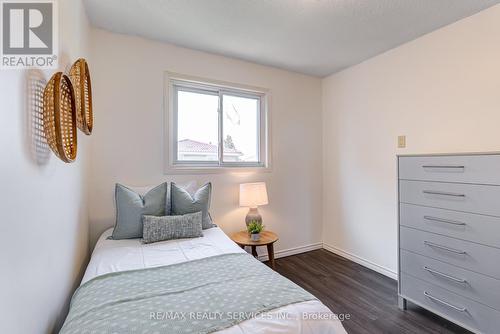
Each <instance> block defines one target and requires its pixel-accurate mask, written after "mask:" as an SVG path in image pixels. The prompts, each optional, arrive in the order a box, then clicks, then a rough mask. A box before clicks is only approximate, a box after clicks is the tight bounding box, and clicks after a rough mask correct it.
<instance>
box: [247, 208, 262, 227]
mask: <svg viewBox="0 0 500 334" xmlns="http://www.w3.org/2000/svg"><path fill="white" fill-rule="evenodd" d="M252 221H256V222H257V223H259V224H262V216H261V215H260V213H259V210H258V209H257V208H250V210H248V213H247V216H246V217H245V223H246V224H247V226H248V225H249V224H250V223H251V222H252Z"/></svg>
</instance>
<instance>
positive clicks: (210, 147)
mask: <svg viewBox="0 0 500 334" xmlns="http://www.w3.org/2000/svg"><path fill="white" fill-rule="evenodd" d="M177 150H178V151H177V153H178V157H179V160H180V161H212V160H214V161H217V160H218V149H217V145H214V144H212V143H202V142H199V141H196V140H191V139H183V140H179V142H178V146H177ZM242 155H243V153H241V152H240V151H238V150H237V149H236V148H232V147H226V146H225V147H224V160H225V161H240V157H241V156H242Z"/></svg>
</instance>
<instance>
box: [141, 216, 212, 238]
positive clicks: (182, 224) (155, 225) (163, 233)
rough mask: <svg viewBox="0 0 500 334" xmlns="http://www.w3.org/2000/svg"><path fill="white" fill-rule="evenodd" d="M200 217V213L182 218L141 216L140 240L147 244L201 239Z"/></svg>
mask: <svg viewBox="0 0 500 334" xmlns="http://www.w3.org/2000/svg"><path fill="white" fill-rule="evenodd" d="M201 216H202V213H201V212H196V213H190V214H187V215H183V216H163V217H156V216H147V215H145V216H142V222H143V226H144V227H143V232H142V240H143V242H144V243H146V244H149V243H152V242H158V241H163V240H172V239H181V238H198V237H202V236H203V230H202V228H201Z"/></svg>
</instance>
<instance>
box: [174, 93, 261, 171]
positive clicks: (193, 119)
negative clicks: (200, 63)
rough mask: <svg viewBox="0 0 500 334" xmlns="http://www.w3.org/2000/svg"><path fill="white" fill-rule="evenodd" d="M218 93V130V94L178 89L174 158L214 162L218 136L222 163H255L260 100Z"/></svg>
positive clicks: (216, 155) (217, 150) (217, 154)
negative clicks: (220, 143)
mask: <svg viewBox="0 0 500 334" xmlns="http://www.w3.org/2000/svg"><path fill="white" fill-rule="evenodd" d="M221 96H222V124H221V126H222V128H221V129H219V127H220V125H219V114H218V109H219V94H217V93H213V92H210V91H203V90H199V91H191V90H179V91H178V93H177V145H178V146H177V160H179V161H208V162H210V161H218V160H219V138H222V140H223V147H224V152H223V153H224V154H223V162H259V136H260V134H259V113H260V100H259V99H258V98H253V97H241V96H234V95H229V94H221ZM219 131H221V132H222V133H221V136H220V137H219Z"/></svg>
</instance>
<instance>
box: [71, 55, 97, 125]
mask: <svg viewBox="0 0 500 334" xmlns="http://www.w3.org/2000/svg"><path fill="white" fill-rule="evenodd" d="M69 77H70V78H71V82H72V83H73V88H74V90H75V100H76V124H77V126H78V128H79V129H80V130H81V131H82V132H83V133H85V134H86V135H90V134H91V133H92V126H93V124H94V119H93V113H92V87H91V85H90V72H89V67H88V65H87V61H86V60H85V59H83V58H80V59H78V60H77V61H75V63H74V64H73V66H71V69H70V70H69Z"/></svg>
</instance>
